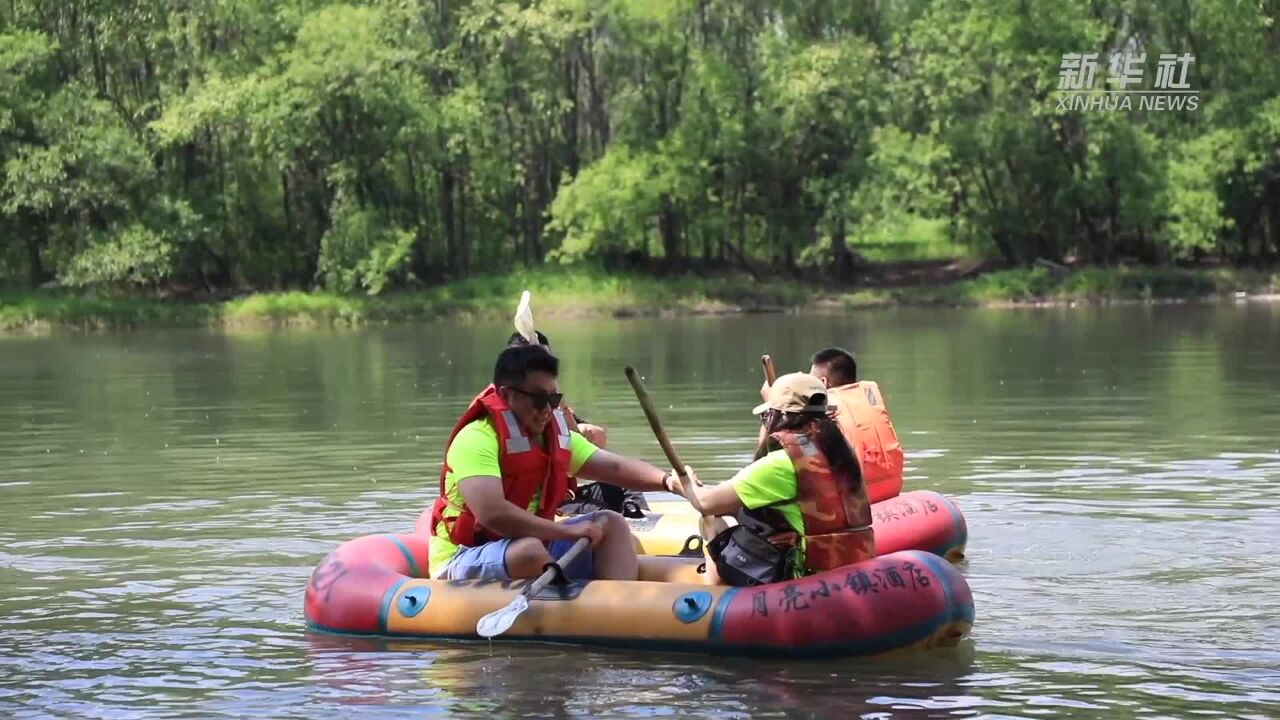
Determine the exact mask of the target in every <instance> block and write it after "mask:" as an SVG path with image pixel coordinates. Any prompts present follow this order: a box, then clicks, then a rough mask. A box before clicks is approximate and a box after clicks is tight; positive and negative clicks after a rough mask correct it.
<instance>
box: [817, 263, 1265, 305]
mask: <svg viewBox="0 0 1280 720" xmlns="http://www.w3.org/2000/svg"><path fill="white" fill-rule="evenodd" d="M1240 292H1244V293H1247V294H1250V295H1274V294H1276V293H1280V273H1276V272H1269V271H1264V270H1237V269H1234V268H1195V269H1186V268H1149V267H1135V268H1081V269H1077V270H1067V271H1054V270H1050V269H1049V268H1045V267H1034V268H1018V269H1013V270H997V271H994V272H989V273H985V274H983V275H980V276H978V277H975V278H971V279H968V280H961V281H959V282H954V283H947V284H940V285H911V286H906V287H900V288H870V289H866V290H857V291H853V292H846V293H842V294H841V295H840V301H841V303H840V304H842V305H843V306H845V307H864V306H877V305H951V306H959V307H977V306H1001V305H1031V304H1063V303H1086V304H1088V303H1106V302H1135V301H1136V302H1142V301H1147V302H1150V301H1159V300H1198V299H1210V298H1214V297H1227V296H1232V295H1234V294H1236V293H1240Z"/></svg>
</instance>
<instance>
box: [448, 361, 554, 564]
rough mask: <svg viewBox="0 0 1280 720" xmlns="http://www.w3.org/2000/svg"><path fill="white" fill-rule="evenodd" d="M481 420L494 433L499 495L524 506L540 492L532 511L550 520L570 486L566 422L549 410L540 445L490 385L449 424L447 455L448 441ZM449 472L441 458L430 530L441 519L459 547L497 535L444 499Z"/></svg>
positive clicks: (469, 512)
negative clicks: (455, 512)
mask: <svg viewBox="0 0 1280 720" xmlns="http://www.w3.org/2000/svg"><path fill="white" fill-rule="evenodd" d="M482 418H487V419H488V421H489V422H490V423H492V424H493V426H494V428H495V429H496V430H497V431H498V467H499V468H500V469H501V470H502V494H503V496H504V497H506V499H507V500H508V501H509V502H510V503H511V504H512V505H516V506H517V507H520V508H527V507H529V503H530V502H532V501H533V498H534V496H535V494H537V493H538V492H539V491H541V492H542V496H541V499H540V501H539V504H538V512H537V514H538V516H539V517H543V518H546V519H548V520H550V519H552V518H554V517H555V513H556V508H557V507H559V506H560V503H561V502H563V501H564V499H565V497H566V496H567V495H568V493H569V491H570V490H571V489H572V485H573V483H572V481H571V480H570V478H569V458H570V452H569V425H568V423H566V422H565V419H564V413H562V412H561V411H560V410H555V411H553V412H552V420H551V422H549V423H547V427H546V430H544V431H543V439H544V441H545V443H544V445H540V444H539V443H536V442H533V440H532V439H531V438H530V437H529V436H527V435H525V433H524V430H523V429H522V428H521V427H520V423H519V421H517V420H516V415H515V413H513V412H511V408H509V407H507V404H506V402H504V401H503V399H502V396H501V395H499V394H498V390H497V388H496V387H494V386H493V385H490V386H489V387H487V388H485V389H484V391H483V392H481V393H480V394H479V395H477V396H476V397H475V399H474V400H472V401H471V405H470V406H468V407H467V411H466V412H464V413H463V414H462V418H461V419H459V420H458V423H457V424H456V425H454V426H453V432H451V433H449V442H448V443H446V444H445V456H446V457H448V452H449V445H451V444H453V439H454V437H456V436H457V435H458V433H459V432H461V431H462V428H464V427H466V426H467V425H469V424H471V423H472V422H475V421H476V420H480V419H482ZM544 447H545V449H544ZM449 472H450V468H449V463H448V461H447V460H446V461H445V463H444V467H443V468H441V470H440V497H439V498H437V499H436V502H435V504H434V505H432V507H431V534H432V535H435V534H436V533H437V532H438V526H439V525H440V523H441V522H444V523H445V527H446V528H447V529H448V532H449V539H450V540H451V541H453V542H454V543H456V544H458V545H467V546H471V547H474V546H475V545H477V544H481V543H484V542H488V541H490V540H493V539H496V538H498V537H500V535H498V534H497V533H494V532H492V531H489V530H487V529H485V528H484V527H481V525H480V524H479V523H478V522H477V521H476V516H475V515H474V514H473V513H472V512H471V509H470V508H468V507H467V506H466V505H465V504H463V505H462V506H461V507H458V506H457V505H454V504H453V503H450V502H449V499H448V495H447V493H446V488H445V476H446V475H448V473H449ZM450 507H452V508H454V509H457V510H460V511H461V512H460V513H459V514H458V515H457V516H454V517H446V516H445V514H444V511H445V509H446V508H450Z"/></svg>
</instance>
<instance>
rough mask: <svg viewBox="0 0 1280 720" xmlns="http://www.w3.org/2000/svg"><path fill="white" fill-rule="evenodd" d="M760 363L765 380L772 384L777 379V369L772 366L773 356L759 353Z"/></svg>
mask: <svg viewBox="0 0 1280 720" xmlns="http://www.w3.org/2000/svg"><path fill="white" fill-rule="evenodd" d="M760 364H761V365H764V380H765V382H767V383H769V384H770V385H773V383H774V381H776V380H777V379H778V369H777V368H775V367H774V366H773V358H771V357H769V356H768V355H761V356H760Z"/></svg>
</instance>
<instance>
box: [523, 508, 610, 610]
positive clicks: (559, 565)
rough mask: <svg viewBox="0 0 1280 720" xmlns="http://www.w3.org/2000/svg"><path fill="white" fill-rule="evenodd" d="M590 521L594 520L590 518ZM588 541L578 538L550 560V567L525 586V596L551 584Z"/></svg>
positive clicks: (530, 595) (579, 553) (529, 595)
mask: <svg viewBox="0 0 1280 720" xmlns="http://www.w3.org/2000/svg"><path fill="white" fill-rule="evenodd" d="M590 522H595V521H594V520H592V521H590ZM589 542H590V540H588V539H587V538H578V540H577V541H576V542H575V543H573V546H572V547H570V548H569V549H568V550H566V551H565V553H564V554H563V555H561V556H560V557H558V558H556V559H555V560H552V561H551V567H548V568H547V569H546V571H545V572H543V573H542V575H540V576H539V577H538V579H537V580H534V581H533V584H532V585H530V586H529V587H527V588H525V590H524V594H525V597H529V598H532V597H533V596H534V595H537V594H538V593H540V592H542V591H543V589H544V588H546V587H547V586H548V585H550V584H551V581H552V580H555V579H556V575H557V573H559V572H564V569H565V568H567V567H569V566H570V565H572V564H573V561H574V560H577V559H578V556H579V555H581V554H582V551H583V550H585V549H586V548H587V544H588V543H589Z"/></svg>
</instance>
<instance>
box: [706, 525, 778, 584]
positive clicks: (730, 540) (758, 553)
mask: <svg viewBox="0 0 1280 720" xmlns="http://www.w3.org/2000/svg"><path fill="white" fill-rule="evenodd" d="M738 519H739V521H740V524H738V525H734V526H733V527H731V528H727V529H725V530H724V531H722V532H721V533H720V534H719V535H716V536H715V537H714V538H712V539H711V542H709V543H707V550H708V551H709V552H710V553H711V560H712V561H713V562H714V563H715V564H716V572H717V573H719V575H720V580H721V581H723V582H724V583H726V584H728V585H732V586H734V587H750V586H752V585H768V584H769V583H775V582H781V581H783V580H789V579H791V578H793V577H795V562H796V555H797V553H796V551H797V548H796V546H795V545H788V544H778V543H774V542H771V541H770V539H769V538H770V536H771V535H773V534H774V533H773V531H772V529H771V528H769V526H767V525H764V524H762V523H759V522H756V521H754V520H753V519H751V518H749V517H746V516H743V515H742V514H739V515H738ZM744 520H745V522H742V521H744Z"/></svg>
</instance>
